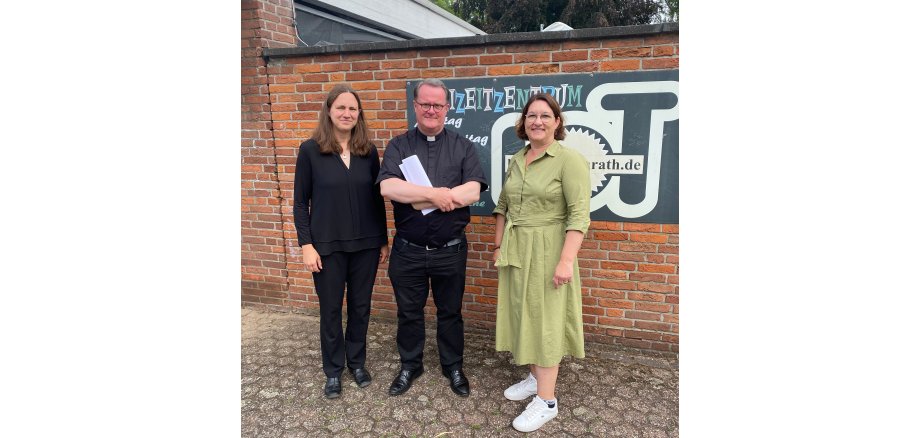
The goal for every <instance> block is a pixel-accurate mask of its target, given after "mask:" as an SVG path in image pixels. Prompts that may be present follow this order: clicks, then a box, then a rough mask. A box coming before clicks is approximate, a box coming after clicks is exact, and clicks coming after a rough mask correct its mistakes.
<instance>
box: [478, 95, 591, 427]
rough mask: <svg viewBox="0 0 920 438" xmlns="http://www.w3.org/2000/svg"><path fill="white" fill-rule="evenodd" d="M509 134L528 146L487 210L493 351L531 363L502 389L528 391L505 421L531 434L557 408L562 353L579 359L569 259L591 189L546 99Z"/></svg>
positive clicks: (574, 280)
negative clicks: (491, 233) (494, 273)
mask: <svg viewBox="0 0 920 438" xmlns="http://www.w3.org/2000/svg"><path fill="white" fill-rule="evenodd" d="M516 131H517V136H518V137H519V138H521V139H523V140H529V142H530V144H529V145H526V146H524V147H523V148H522V149H521V150H520V151H518V152H517V153H516V154H514V156H513V157H512V159H511V161H510V162H509V164H508V171H507V173H506V175H505V182H504V185H503V187H502V191H501V195H500V196H499V198H498V203H497V205H496V206H495V210H494V211H493V214H494V215H495V254H494V256H493V259H494V261H495V266H496V267H498V305H497V309H496V314H497V315H496V333H495V349H496V350H498V351H510V352H511V353H512V355H513V356H514V362H515V363H517V364H519V365H524V364H528V365H530V374H529V375H528V376H527V378H525V379H524V380H522V381H521V382H519V383H516V384H514V385H512V386H511V387H509V388H508V389H506V390H505V397H506V398H508V399H510V400H524V399H527V398H528V397H530V396H532V395H535V397H534V398H533V400H532V401H531V402H530V404H529V405H527V408H526V409H525V410H524V412H522V413H521V415H519V416H518V417H517V418H515V420H514V422H513V423H512V425H513V426H514V428H515V429H517V430H519V431H522V432H531V431H534V430H537V429H539V428H540V427H541V426H543V424H545V423H546V422H547V421H549V420H551V419H553V418H554V417H555V416H556V415H557V414H558V412H559V406H558V403H557V400H556V396H555V388H556V377H557V376H558V374H559V362H560V361H561V360H562V357H563V356H566V355H569V356H572V357H576V358H583V357H585V346H584V330H583V328H582V317H581V279H580V277H579V274H578V260H577V258H576V256H577V254H578V250H579V248H581V243H582V240H583V239H584V235H585V233H586V232H587V231H588V225H589V224H590V217H589V212H590V203H591V186H590V177H589V173H588V162H587V161H586V160H585V158H584V157H583V156H582V155H581V154H580V153H578V151H576V150H574V149H570V148H567V147H564V146H562V145H561V144H560V143H559V142H558V140H562V139H564V138H565V128H564V122H563V120H562V112H561V110H560V108H559V104H557V103H556V101H555V99H553V97H552V96H550V95H549V94H544V93H539V94H534V95H533V96H531V97H530V100H528V101H527V104H526V105H525V106H524V110H523V111H522V113H521V118H520V119H518V121H517V124H516Z"/></svg>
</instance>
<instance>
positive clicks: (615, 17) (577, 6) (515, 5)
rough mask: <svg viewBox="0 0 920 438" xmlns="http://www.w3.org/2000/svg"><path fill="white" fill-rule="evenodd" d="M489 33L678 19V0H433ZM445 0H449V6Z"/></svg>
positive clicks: (619, 24)
mask: <svg viewBox="0 0 920 438" xmlns="http://www.w3.org/2000/svg"><path fill="white" fill-rule="evenodd" d="M432 2H433V3H435V4H438V5H439V6H441V7H442V8H444V9H446V10H448V11H450V12H452V13H453V14H454V15H456V16H457V17H460V19H462V20H464V21H466V22H467V23H470V24H472V25H473V26H476V27H478V28H480V29H482V30H484V31H486V32H487V33H508V32H533V31H538V30H541V26H544V27H545V26H549V25H550V24H552V23H554V22H557V21H561V22H563V23H565V24H567V25H569V26H571V27H572V28H573V29H586V28H591V27H610V26H629V25H635V24H648V23H654V22H660V21H677V2H678V0H432ZM443 3H449V4H450V8H445V7H444V6H443Z"/></svg>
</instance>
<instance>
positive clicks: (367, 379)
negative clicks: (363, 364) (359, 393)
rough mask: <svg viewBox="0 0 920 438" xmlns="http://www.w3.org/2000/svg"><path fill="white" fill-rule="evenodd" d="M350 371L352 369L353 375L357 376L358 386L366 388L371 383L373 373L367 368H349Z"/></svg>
mask: <svg viewBox="0 0 920 438" xmlns="http://www.w3.org/2000/svg"><path fill="white" fill-rule="evenodd" d="M348 371H351V375H352V376H354V377H355V383H357V384H358V386H360V387H362V388H364V387H365V386H367V385H370V384H371V373H369V372H367V370H366V369H364V368H358V369H354V370H353V369H351V368H349V369H348Z"/></svg>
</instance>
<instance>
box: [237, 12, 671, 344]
mask: <svg viewBox="0 0 920 438" xmlns="http://www.w3.org/2000/svg"><path fill="white" fill-rule="evenodd" d="M245 5H246V3H244V25H243V27H244V34H245V30H246V17H247V15H246V13H245V12H246V10H245ZM263 21H264V19H263ZM268 24H271V22H270V21H269V22H268ZM269 34H274V33H273V32H270V33H269ZM262 43H263V46H262V47H266V46H265V44H269V45H270V44H273V42H272V41H270V40H263V41H262ZM275 43H276V44H280V43H279V42H275ZM275 47H279V46H278V45H275ZM246 50H247V49H246V39H245V35H244V49H243V52H244V54H245V53H247V52H246ZM678 53H679V44H678V34H677V33H676V32H674V33H667V34H658V35H654V36H630V37H623V38H618V37H605V38H600V39H591V40H574V41H559V42H545V41H541V42H532V43H513V44H508V43H502V44H485V45H469V46H459V47H443V48H441V47H436V48H422V49H410V50H405V49H402V50H394V51H379V52H360V53H358V52H350V53H335V54H321V55H303V56H283V57H282V56H279V57H274V58H272V59H271V60H270V62H269V63H268V65H267V66H266V67H262V66H258V65H256V66H253V67H250V68H251V69H255V70H254V71H253V70H247V66H246V61H247V58H246V57H245V55H244V58H243V62H244V66H243V70H244V75H243V81H244V82H243V102H244V104H243V106H244V115H245V114H246V107H247V102H249V107H250V108H252V107H254V106H258V111H254V112H252V114H257V115H258V118H257V119H253V120H252V121H249V122H247V120H246V119H245V117H244V123H243V143H244V146H243V302H244V303H245V305H248V306H273V307H276V308H277V307H280V308H281V309H285V310H301V311H303V310H306V311H309V310H310V309H315V308H317V306H318V304H317V299H316V296H315V294H314V291H313V283H312V277H311V276H310V274H309V273H308V272H307V271H306V270H305V269H304V267H303V263H302V259H301V254H300V248H299V247H298V246H297V236H296V231H295V229H294V226H293V212H292V211H293V203H292V200H291V198H292V196H293V180H294V166H295V161H296V152H297V147H298V146H299V145H300V143H301V142H302V141H303V140H305V139H307V138H309V136H310V134H311V132H312V129H313V128H314V127H315V126H316V119H317V117H318V116H319V109H320V105H321V102H322V100H323V98H324V97H325V95H326V92H328V90H329V89H330V88H332V86H334V85H335V84H336V83H339V82H348V83H349V84H350V85H351V86H352V87H354V88H355V89H356V90H357V91H358V93H359V95H360V97H361V100H362V103H363V105H364V110H365V111H364V116H365V117H366V119H367V121H368V125H369V127H370V129H371V131H372V134H373V139H374V140H375V142H376V143H377V146H378V149H379V151H380V153H381V156H382V155H383V150H384V148H385V145H386V142H387V141H388V140H389V139H390V138H392V137H393V136H395V135H397V134H399V133H401V132H403V131H405V130H406V129H407V122H406V109H407V108H406V107H407V105H406V92H405V87H406V81H407V80H414V79H419V78H423V77H436V78H457V77H481V76H507V75H524V74H559V73H576V72H577V73H587V72H608V71H635V70H652V69H676V68H678V59H679V58H678ZM260 68H264V71H265V73H266V76H259V75H258V73H259V71H260V70H259V69H260ZM247 71H251V72H252V73H253V74H254V75H250V76H247V74H246V73H247ZM256 77H259V78H261V79H258V80H256V79H253V81H255V82H258V83H257V84H256V83H249V84H247V82H246V81H247V79H248V78H256ZM266 89H267V90H266ZM248 91H249V92H251V93H247V92H248ZM266 91H267V92H266ZM266 107H267V108H266ZM266 111H268V113H269V114H270V119H269V118H268V117H266ZM268 120H270V121H271V122H270V126H269V123H268ZM247 141H249V144H250V145H249V146H248V147H247ZM269 150H271V152H269ZM387 204H388V207H387V209H388V219H389V232H390V236H392V235H393V234H394V233H395V231H394V228H393V222H392V220H393V217H392V212H391V211H390V207H389V203H387ZM279 216H280V220H279ZM494 224H495V221H494V219H493V218H492V217H481V216H474V217H473V219H472V222H471V223H470V225H469V226H468V227H467V233H468V238H469V240H470V242H471V245H470V255H469V262H468V269H467V288H466V291H467V293H466V295H465V298H464V311H463V312H464V320H465V321H466V324H467V325H468V326H469V327H471V328H477V329H482V330H492V329H494V324H495V313H494V306H495V300H496V286H497V274H496V271H495V269H494V268H493V267H492V266H491V263H490V262H489V259H490V257H491V252H488V251H487V250H488V248H487V245H486V242H491V241H492V237H493V233H494V231H495V225H494ZM678 230H679V227H678V226H677V225H662V224H634V223H622V222H598V221H595V222H592V224H591V228H590V230H589V231H588V234H587V236H586V238H585V240H584V244H583V245H582V249H581V251H580V252H579V263H580V266H581V277H582V283H583V285H584V289H583V304H584V307H583V312H584V323H585V337H586V340H587V341H589V342H597V343H603V344H615V345H619V346H623V347H630V348H637V349H641V350H645V351H657V352H662V353H665V354H670V355H673V354H677V353H678V326H679V323H678V313H679V312H678V307H679V306H678V303H679V300H678V290H679V286H678V284H679V282H678V279H679V276H678V265H679V258H678V248H679V241H678ZM282 231H283V236H282ZM282 237H283V247H282V242H281V239H282ZM426 312H427V313H428V315H429V318H433V316H434V312H435V308H434V305H433V303H431V302H430V304H429V306H428V307H427V308H426ZM372 314H373V315H375V316H376V317H383V318H390V319H395V318H396V304H395V301H394V299H393V289H392V287H391V285H390V282H389V279H388V278H387V276H386V265H382V266H381V267H380V270H379V271H378V278H377V282H376V286H375V290H374V295H373V310H372Z"/></svg>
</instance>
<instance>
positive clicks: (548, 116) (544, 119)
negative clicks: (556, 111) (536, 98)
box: [525, 114, 555, 123]
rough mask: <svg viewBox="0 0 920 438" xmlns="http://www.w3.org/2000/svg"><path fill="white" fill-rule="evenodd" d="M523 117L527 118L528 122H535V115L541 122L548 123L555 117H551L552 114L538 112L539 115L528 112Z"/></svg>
mask: <svg viewBox="0 0 920 438" xmlns="http://www.w3.org/2000/svg"><path fill="white" fill-rule="evenodd" d="M525 117H526V118H527V121H528V122H530V123H533V122H535V121H536V120H537V117H540V121H541V122H543V123H549V122H551V121H552V120H553V119H555V117H553V115H552V114H540V115H539V116H538V115H537V114H528V115H527V116H525Z"/></svg>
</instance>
